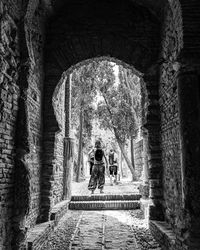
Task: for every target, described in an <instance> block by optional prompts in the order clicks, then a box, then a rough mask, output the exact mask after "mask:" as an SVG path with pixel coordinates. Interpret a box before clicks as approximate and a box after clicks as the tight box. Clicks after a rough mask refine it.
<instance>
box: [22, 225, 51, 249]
mask: <svg viewBox="0 0 200 250" xmlns="http://www.w3.org/2000/svg"><path fill="white" fill-rule="evenodd" d="M53 229H54V222H53V221H48V222H44V223H40V224H38V225H36V226H35V227H34V228H32V229H31V230H30V231H29V232H28V235H27V242H28V250H40V249H42V247H43V244H44V242H46V241H47V240H48V237H49V235H50V234H51V232H52V231H53Z"/></svg>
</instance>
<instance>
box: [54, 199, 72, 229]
mask: <svg viewBox="0 0 200 250" xmlns="http://www.w3.org/2000/svg"><path fill="white" fill-rule="evenodd" d="M69 202H70V201H69V200H65V201H61V202H59V203H58V204H56V205H55V206H54V207H53V208H52V209H51V215H50V220H51V221H52V220H53V221H54V223H55V225H57V224H58V221H59V220H60V218H61V217H62V216H63V215H64V214H65V213H66V212H67V210H68V207H69Z"/></svg>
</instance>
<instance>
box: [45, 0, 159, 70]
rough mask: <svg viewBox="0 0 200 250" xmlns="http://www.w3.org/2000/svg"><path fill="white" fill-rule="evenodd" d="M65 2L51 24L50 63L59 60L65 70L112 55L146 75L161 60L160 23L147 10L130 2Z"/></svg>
mask: <svg viewBox="0 0 200 250" xmlns="http://www.w3.org/2000/svg"><path fill="white" fill-rule="evenodd" d="M63 2H65V4H66V5H63V6H62V8H61V9H58V12H57V15H56V16H55V15H54V16H53V17H52V18H51V21H50V22H49V27H48V32H47V40H46V43H45V49H46V55H47V57H46V61H48V63H49V62H51V61H52V62H53V61H55V58H56V61H58V64H59V65H60V66H61V67H62V68H63V69H64V70H66V67H69V66H71V65H73V64H76V63H77V62H80V61H82V60H86V59H88V58H92V57H97V56H112V57H115V58H118V59H119V60H122V61H124V62H126V63H128V64H131V65H135V67H136V68H137V67H138V68H137V69H138V70H140V71H142V72H144V71H145V70H146V69H147V68H148V67H149V66H150V65H151V64H153V63H154V62H156V60H157V59H158V54H159V46H160V22H159V21H158V19H157V18H156V17H155V15H153V14H152V12H150V11H149V9H148V8H146V7H143V6H142V5H137V4H135V3H133V1H128V0H127V1H124V0H73V1H72V0H71V1H69V0H66V1H60V4H62V3H63ZM58 3H59V2H57V1H55V2H54V6H56V4H58ZM57 6H58V5H57ZM57 8H58V7H57Z"/></svg>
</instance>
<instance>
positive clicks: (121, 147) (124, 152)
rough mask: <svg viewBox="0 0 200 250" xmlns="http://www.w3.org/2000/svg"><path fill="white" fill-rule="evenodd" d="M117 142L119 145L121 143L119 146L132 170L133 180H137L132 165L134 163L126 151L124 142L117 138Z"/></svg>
mask: <svg viewBox="0 0 200 250" xmlns="http://www.w3.org/2000/svg"><path fill="white" fill-rule="evenodd" d="M117 142H118V145H119V147H120V149H121V152H122V155H123V157H124V159H125V161H126V163H127V165H128V168H129V169H130V171H131V174H132V181H135V180H136V176H135V169H134V168H133V166H132V164H131V161H130V160H129V158H128V155H127V154H126V151H125V149H124V146H123V145H122V143H121V142H120V141H119V140H117Z"/></svg>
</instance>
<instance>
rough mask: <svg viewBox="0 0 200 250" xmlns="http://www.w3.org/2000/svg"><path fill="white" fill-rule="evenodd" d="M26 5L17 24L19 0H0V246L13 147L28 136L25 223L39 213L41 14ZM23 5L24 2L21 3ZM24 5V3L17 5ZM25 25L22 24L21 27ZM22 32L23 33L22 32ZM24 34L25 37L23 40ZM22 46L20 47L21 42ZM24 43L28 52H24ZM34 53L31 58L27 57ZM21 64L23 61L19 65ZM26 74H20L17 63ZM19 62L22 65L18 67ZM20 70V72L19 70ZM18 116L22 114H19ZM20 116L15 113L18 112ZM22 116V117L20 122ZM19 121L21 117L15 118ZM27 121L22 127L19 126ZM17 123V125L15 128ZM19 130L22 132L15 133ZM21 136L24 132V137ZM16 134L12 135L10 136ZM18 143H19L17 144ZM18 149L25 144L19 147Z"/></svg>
mask: <svg viewBox="0 0 200 250" xmlns="http://www.w3.org/2000/svg"><path fill="white" fill-rule="evenodd" d="M33 2H34V5H30V3H31V1H29V7H30V8H29V13H28V12H27V13H28V14H29V16H28V18H29V17H30V13H32V16H31V18H30V19H26V18H25V20H26V21H25V23H24V25H23V23H22V21H19V20H20V19H21V18H22V17H23V16H24V15H25V14H26V7H25V6H21V4H22V3H21V2H20V1H10V0H9V1H1V3H0V15H1V42H0V60H1V73H0V84H1V85H0V93H1V101H0V108H1V117H0V143H1V147H0V148H1V149H0V151H1V152H0V153H1V155H0V176H1V178H0V185H1V208H0V210H1V214H0V221H1V224H0V232H1V235H0V248H1V249H10V245H11V240H12V220H13V206H14V203H13V202H14V190H15V189H16V187H15V188H14V183H15V184H16V182H15V181H16V180H15V179H14V175H17V173H15V174H14V171H15V169H16V166H15V150H16V147H18V148H19V147H21V146H19V145H22V144H23V143H24V140H25V141H27V142H28V145H27V147H28V148H27V153H28V154H27V156H26V163H27V166H28V169H29V170H30V175H31V180H30V192H31V202H30V204H29V208H27V209H28V210H29V215H28V217H27V219H26V225H25V226H26V227H27V228H29V227H31V226H33V225H34V224H35V223H36V220H37V217H38V215H39V200H40V170H41V157H40V153H41V145H42V144H41V136H42V127H41V123H42V119H41V117H42V115H41V108H42V101H41V100H42V94H43V93H42V84H43V73H42V72H43V68H42V44H43V39H44V38H43V28H42V23H43V20H44V18H43V15H42V14H41V13H40V11H39V8H37V7H38V6H37V1H33ZM26 6H27V5H26ZM23 7H24V8H23ZM26 28H27V29H26ZM24 34H25V36H24ZM25 39H26V40H25ZM23 46H24V47H23ZM26 47H27V48H28V52H29V53H28V55H27V57H26V56H25V54H26ZM33 54H34V58H33ZM24 65H26V66H25V67H24ZM23 67H24V69H25V68H26V72H27V75H25V74H24V75H23V76H22V74H23V69H22V68H23ZM20 68H21V69H22V70H21V71H20ZM20 72H22V73H21V76H20V75H19V74H20ZM19 100H23V103H24V104H25V106H24V109H25V112H26V115H27V117H26V119H25V120H23V121H22V122H23V124H24V125H23V126H22V127H20V126H18V125H20V123H19V124H18V125H16V123H17V119H18V118H17V117H18V116H19V114H20V116H21V115H22V113H23V111H22V113H20V112H21V111H20V109H18V105H19ZM21 117H23V115H22V116H21ZM20 119H21V118H20ZM26 120H27V121H28V122H27V124H26ZM20 122H21V121H20ZM24 126H27V129H28V131H26V129H25V130H24ZM16 128H17V131H16ZM19 135H22V137H23V138H22V137H20V136H19ZM25 137H26V138H25ZM16 138H17V139H16ZM21 149H23V147H22V148H21ZM23 150H26V149H25V148H24V149H23Z"/></svg>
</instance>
